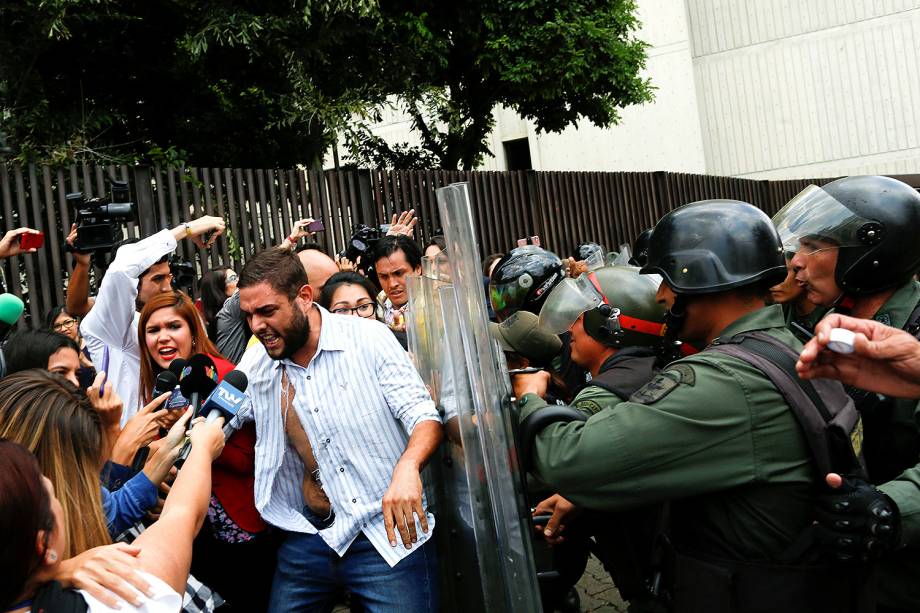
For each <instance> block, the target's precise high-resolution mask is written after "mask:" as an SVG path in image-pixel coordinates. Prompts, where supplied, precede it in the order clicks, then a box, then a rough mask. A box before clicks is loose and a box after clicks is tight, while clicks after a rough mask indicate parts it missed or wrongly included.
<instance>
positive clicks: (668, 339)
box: [664, 294, 687, 346]
mask: <svg viewBox="0 0 920 613" xmlns="http://www.w3.org/2000/svg"><path fill="white" fill-rule="evenodd" d="M686 321H687V299H686V298H685V297H684V296H683V295H682V294H677V295H676V296H675V297H674V304H672V305H671V308H670V309H668V312H667V313H665V315H664V326H665V327H664V341H665V345H667V346H671V345H674V344H675V343H676V342H677V335H678V334H679V333H680V331H681V330H682V329H683V327H684V323H686Z"/></svg>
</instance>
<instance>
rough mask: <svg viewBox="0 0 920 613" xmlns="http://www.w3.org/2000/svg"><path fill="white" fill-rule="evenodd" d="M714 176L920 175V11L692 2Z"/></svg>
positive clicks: (837, 1)
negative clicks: (916, 173)
mask: <svg viewBox="0 0 920 613" xmlns="http://www.w3.org/2000/svg"><path fill="white" fill-rule="evenodd" d="M687 13H688V17H689V23H690V32H691V43H692V53H693V64H694V68H695V73H696V86H697V87H696V89H697V93H698V96H699V109H700V121H701V124H702V135H703V146H704V149H705V152H706V167H707V172H709V173H711V174H718V175H735V176H745V177H757V178H801V177H826V176H836V175H844V174H859V173H872V174H881V173H890V174H895V173H913V172H917V169H918V168H920V80H918V75H920V2H918V1H917V0H911V1H908V0H888V1H871V2H866V1H864V0H809V1H808V2H790V1H789V0H757V1H756V2H750V1H746V0H687Z"/></svg>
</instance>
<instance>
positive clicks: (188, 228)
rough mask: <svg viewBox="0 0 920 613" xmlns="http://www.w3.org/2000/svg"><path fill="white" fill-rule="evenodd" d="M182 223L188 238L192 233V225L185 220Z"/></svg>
mask: <svg viewBox="0 0 920 613" xmlns="http://www.w3.org/2000/svg"><path fill="white" fill-rule="evenodd" d="M182 225H183V226H185V237H186V238H188V237H189V236H191V235H192V226H191V225H190V224H189V222H187V221H183V222H182Z"/></svg>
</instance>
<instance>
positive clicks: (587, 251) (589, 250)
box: [572, 242, 607, 263]
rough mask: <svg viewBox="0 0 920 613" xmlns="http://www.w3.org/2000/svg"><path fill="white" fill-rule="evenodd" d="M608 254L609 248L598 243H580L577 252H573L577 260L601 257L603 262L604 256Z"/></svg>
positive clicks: (573, 256)
mask: <svg viewBox="0 0 920 613" xmlns="http://www.w3.org/2000/svg"><path fill="white" fill-rule="evenodd" d="M606 255H607V250H606V249H604V247H603V246H601V245H598V244H597V243H591V242H587V243H580V244H579V245H578V246H577V247H575V252H574V253H572V258H573V259H574V260H575V261H576V262H584V261H586V260H588V259H591V257H592V256H593V257H595V258H600V261H601V262H602V263H603V261H604V256H606Z"/></svg>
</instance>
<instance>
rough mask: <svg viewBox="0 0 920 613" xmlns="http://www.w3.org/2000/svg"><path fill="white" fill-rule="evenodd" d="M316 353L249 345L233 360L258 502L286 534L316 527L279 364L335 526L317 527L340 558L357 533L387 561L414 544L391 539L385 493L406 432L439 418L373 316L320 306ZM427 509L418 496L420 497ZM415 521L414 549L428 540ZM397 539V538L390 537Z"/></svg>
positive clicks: (394, 560) (404, 553)
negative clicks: (306, 358) (288, 354)
mask: <svg viewBox="0 0 920 613" xmlns="http://www.w3.org/2000/svg"><path fill="white" fill-rule="evenodd" d="M316 308H317V309H319V312H320V315H321V321H322V328H321V330H320V337H319V343H318V346H317V350H316V354H315V355H314V356H313V359H312V360H311V361H310V363H309V364H308V365H307V366H306V367H302V366H299V365H297V364H295V363H294V362H292V361H291V360H288V359H285V360H281V361H276V360H273V359H272V358H271V357H270V356H269V355H268V353H267V352H266V351H265V348H264V347H263V346H262V345H261V344H258V345H254V346H253V347H251V348H249V350H248V351H246V353H245V354H244V355H243V358H242V360H241V361H240V363H239V365H238V366H237V369H238V370H242V371H243V372H245V373H246V375H247V376H248V378H249V387H248V389H247V393H248V394H249V397H250V400H249V402H248V403H247V404H246V405H244V406H243V407H242V408H241V409H240V411H239V414H238V416H237V418H235V420H234V422H235V423H237V424H241V423H242V422H243V421H246V420H250V419H255V423H256V434H257V440H256V449H255V451H256V479H255V497H256V508H258V509H259V512H260V513H261V514H262V517H263V518H264V519H265V521H267V522H269V523H271V524H274V525H275V526H278V527H280V528H282V529H284V530H290V531H294V532H304V533H310V534H312V533H316V532H317V530H316V528H314V527H313V525H312V524H311V523H310V522H308V521H307V520H306V518H305V517H304V516H303V514H302V510H303V506H304V501H303V492H302V489H301V486H302V482H303V473H304V467H303V462H302V461H301V459H300V456H299V455H298V453H297V451H296V449H295V448H294V446H293V445H291V444H290V442H289V441H288V440H287V437H286V435H285V431H284V422H283V420H282V415H281V376H282V368H281V367H282V365H283V367H284V369H285V370H286V371H287V377H288V380H289V381H290V383H291V385H293V386H294V388H295V390H296V391H295V395H294V399H293V403H292V406H293V409H294V410H295V411H296V412H297V417H298V418H299V419H300V423H301V425H302V426H303V429H304V431H305V432H306V434H307V436H308V437H309V439H310V444H311V446H312V448H313V454H314V456H315V457H316V462H317V465H318V466H319V470H320V479H321V481H322V483H323V489H324V491H325V492H326V495H327V496H328V497H329V500H330V502H331V503H332V508H333V510H334V511H335V522H334V523H333V524H332V525H331V526H330V527H329V528H326V529H324V530H322V531H320V532H319V534H320V536H321V537H322V538H323V540H324V541H325V542H326V544H327V545H329V547H331V548H332V549H334V550H335V551H336V552H337V553H338V554H339V555H340V556H341V555H344V554H345V551H346V550H347V549H348V547H349V546H350V545H351V543H352V541H353V540H354V539H355V537H357V536H358V534H361V533H364V534H365V535H366V536H367V538H368V539H369V540H370V541H371V543H373V545H374V547H375V548H376V549H377V551H378V552H380V555H381V556H383V558H384V559H385V560H386V561H387V563H389V564H390V566H395V565H396V563H397V562H399V561H400V560H401V559H403V558H404V557H406V556H407V555H409V554H411V553H412V552H414V551H418V550H419V549H420V547H419V546H413V547H412V549H406V548H405V547H404V546H403V545H402V543H401V542H399V544H398V545H397V546H396V547H392V546H390V544H389V540H388V539H387V535H386V528H385V527H384V521H383V510H382V506H381V505H382V499H383V494H384V493H385V492H386V490H387V488H388V487H389V485H390V479H391V478H392V475H393V469H394V468H395V466H396V463H397V461H398V460H399V458H400V457H401V456H402V454H403V452H404V451H405V449H406V443H407V441H408V440H409V436H410V435H411V434H412V431H413V430H414V429H415V426H416V425H417V424H419V423H420V422H422V421H429V420H430V421H438V422H440V418H439V416H438V412H437V410H436V408H435V405H434V402H433V401H432V399H431V396H430V395H429V394H428V390H427V389H426V388H425V385H424V383H422V380H421V377H419V375H418V372H417V371H416V370H415V367H414V366H413V365H412V363H411V362H410V361H409V357H408V355H407V354H406V352H405V351H404V350H403V348H402V347H401V346H400V345H399V342H398V341H397V340H396V339H395V338H394V337H393V334H392V333H391V332H390V330H389V329H388V328H387V327H386V326H385V325H383V324H381V323H380V322H377V321H373V320H369V319H364V318H363V317H352V316H348V315H333V314H330V313H329V312H328V311H326V310H325V309H323V308H322V307H319V306H316ZM423 505H424V501H423ZM426 515H427V519H428V526H429V532H428V533H427V534H425V533H423V532H422V530H421V527H420V525H419V524H418V522H417V521H416V531H417V534H418V535H419V538H418V540H419V545H421V544H422V543H424V542H425V541H426V540H427V539H428V538H430V536H431V534H432V532H431V530H433V528H434V516H432V515H431V513H426ZM397 541H399V538H398V535H397Z"/></svg>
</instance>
